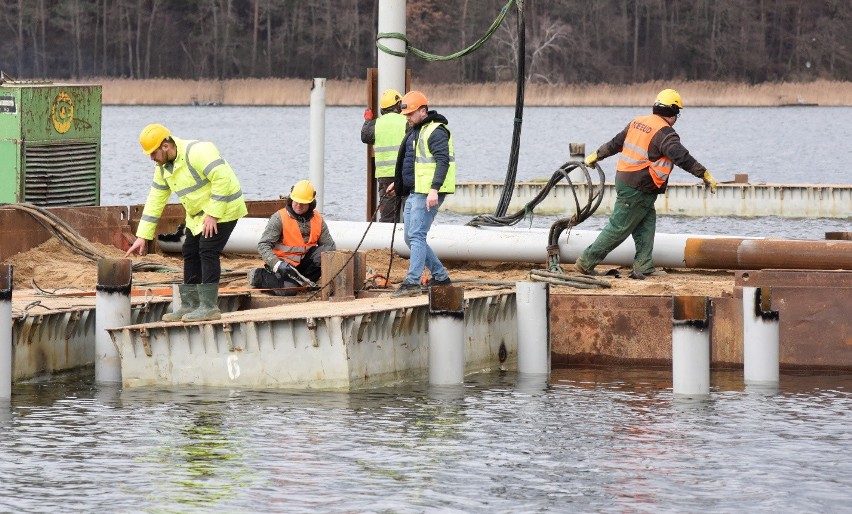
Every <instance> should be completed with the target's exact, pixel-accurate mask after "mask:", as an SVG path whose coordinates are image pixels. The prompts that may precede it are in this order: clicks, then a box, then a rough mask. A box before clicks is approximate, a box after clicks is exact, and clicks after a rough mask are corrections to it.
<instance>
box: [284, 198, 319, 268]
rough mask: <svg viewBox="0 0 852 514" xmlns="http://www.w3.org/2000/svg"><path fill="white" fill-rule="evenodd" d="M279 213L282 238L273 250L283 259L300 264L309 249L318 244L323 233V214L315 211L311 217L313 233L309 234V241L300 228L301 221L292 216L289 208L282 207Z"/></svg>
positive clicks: (296, 264) (295, 264)
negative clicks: (288, 210)
mask: <svg viewBox="0 0 852 514" xmlns="http://www.w3.org/2000/svg"><path fill="white" fill-rule="evenodd" d="M278 214H280V215H281V240H280V241H279V242H278V244H276V245H275V248H273V249H272V251H273V252H275V255H277V256H278V258H279V259H281V260H282V261H286V262H289V263H290V264H292V265H293V266H298V265H299V263H300V262H302V257H304V256H305V254H306V253H307V252H308V249H310V248H312V247H314V246H316V245H317V241H319V237H320V234H321V233H322V216H320V213H318V212H317V211H314V215H313V217H311V234H310V235H309V236H308V241H307V242H305V239H304V238H303V237H302V231H301V230H299V222H297V221H296V220H294V219H293V218H292V217H290V213H289V212H287V209H286V208H284V209H281V210H280V211H278Z"/></svg>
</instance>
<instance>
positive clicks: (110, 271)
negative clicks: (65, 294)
mask: <svg viewBox="0 0 852 514" xmlns="http://www.w3.org/2000/svg"><path fill="white" fill-rule="evenodd" d="M95 291H96V294H95V382H96V383H99V384H105V383H116V382H121V357H120V356H119V353H118V349H117V348H116V347H115V345H114V344H113V342H112V338H111V337H110V336H109V333H108V332H107V330H106V329H108V328H116V327H122V326H124V325H127V324H128V323H129V322H130V260H128V259H101V260H99V261H98V284H97V286H96V287H95Z"/></svg>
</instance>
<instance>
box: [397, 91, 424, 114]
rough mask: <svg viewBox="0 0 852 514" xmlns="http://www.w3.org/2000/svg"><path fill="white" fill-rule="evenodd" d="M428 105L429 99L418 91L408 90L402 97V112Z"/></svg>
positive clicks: (408, 112)
mask: <svg viewBox="0 0 852 514" xmlns="http://www.w3.org/2000/svg"><path fill="white" fill-rule="evenodd" d="M426 105H429V100H426V95H424V94H423V93H421V92H420V91H409V92H408V93H405V96H403V97H402V111H400V112H401V113H402V114H410V113H412V112H414V111H416V110H417V109H419V108H421V107H423V106H426Z"/></svg>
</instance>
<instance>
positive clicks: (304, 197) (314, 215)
mask: <svg viewBox="0 0 852 514" xmlns="http://www.w3.org/2000/svg"><path fill="white" fill-rule="evenodd" d="M316 206H317V202H316V191H315V190H314V186H312V185H311V183H310V182H309V181H307V180H301V181H299V182H297V183H296V185H294V186H293V187H292V188H290V194H289V195H288V197H287V198H286V204H285V206H284V208H283V209H281V210H279V211H278V212H276V213H275V214H273V215H272V216H271V217H270V218H269V222H268V223H267V224H266V228H265V229H264V231H263V234H262V235H261V236H260V241H259V242H258V243H257V251H258V253H260V257H261V258H262V259H263V262H265V263H266V266H265V267H263V268H256V269H253V270H250V271H249V272H248V283H249V285H250V286H251V287H254V288H262V289H270V290H272V292H273V293H274V294H277V295H279V296H293V295H295V294H296V292H297V289H298V288H300V287H303V286H305V285H308V283H310V282H316V281H318V280H319V279H320V275H321V274H322V270H321V269H320V256H321V255H322V253H323V252H329V251H334V250H335V245H334V239H332V238H331V233H330V232H329V231H328V225H326V223H325V220H323V218H322V215H321V214H320V213H319V212H318V211H317V210H316Z"/></svg>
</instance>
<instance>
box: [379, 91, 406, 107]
mask: <svg viewBox="0 0 852 514" xmlns="http://www.w3.org/2000/svg"><path fill="white" fill-rule="evenodd" d="M400 100H402V95H401V94H399V91H397V90H396V89H385V92H384V93H382V98H381V99H380V100H379V106H380V107H381V108H382V109H387V108H388V107H393V106H394V105H396V104H397V103H399V101H400Z"/></svg>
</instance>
